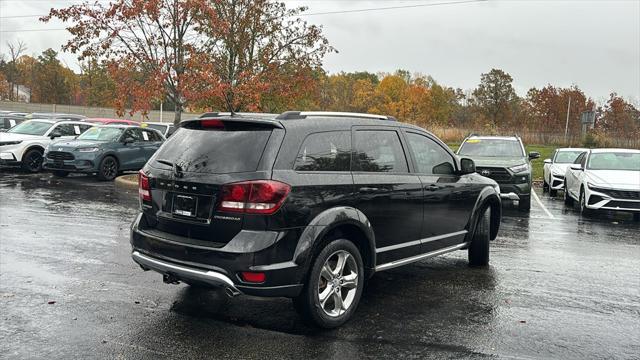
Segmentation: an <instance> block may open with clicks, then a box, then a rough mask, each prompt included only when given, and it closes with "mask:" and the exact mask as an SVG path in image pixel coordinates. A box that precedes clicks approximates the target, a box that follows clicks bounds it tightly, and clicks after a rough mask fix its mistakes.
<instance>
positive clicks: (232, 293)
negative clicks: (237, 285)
mask: <svg viewBox="0 0 640 360" xmlns="http://www.w3.org/2000/svg"><path fill="white" fill-rule="evenodd" d="M224 293H225V294H227V296H228V297H230V298H232V297H236V296H238V295H240V292H239V291H238V290H235V289H233V288H231V287H226V288H224Z"/></svg>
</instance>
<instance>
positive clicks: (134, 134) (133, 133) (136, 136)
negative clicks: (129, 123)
mask: <svg viewBox="0 0 640 360" xmlns="http://www.w3.org/2000/svg"><path fill="white" fill-rule="evenodd" d="M124 138H125V139H126V138H131V139H133V141H142V133H141V132H140V130H139V129H127V131H126V132H125V133H124Z"/></svg>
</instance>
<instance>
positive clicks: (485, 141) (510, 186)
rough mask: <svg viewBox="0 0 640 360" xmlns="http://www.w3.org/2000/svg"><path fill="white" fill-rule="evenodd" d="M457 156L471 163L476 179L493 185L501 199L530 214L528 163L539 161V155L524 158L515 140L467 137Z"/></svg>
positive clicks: (529, 174)
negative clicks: (485, 178) (494, 183)
mask: <svg viewBox="0 0 640 360" xmlns="http://www.w3.org/2000/svg"><path fill="white" fill-rule="evenodd" d="M457 154H458V155H460V156H467V157H469V158H471V159H473V161H474V162H475V164H476V165H477V168H476V170H477V172H478V173H479V174H480V175H482V176H486V177H488V178H491V179H493V180H495V181H497V182H498V184H499V185H500V196H501V197H502V198H503V199H505V200H513V201H517V202H518V208H519V210H521V211H525V212H528V211H530V209H531V187H532V181H533V180H532V178H533V177H532V168H531V160H533V159H537V158H539V157H540V153H539V152H536V151H532V152H530V153H529V154H527V153H526V151H525V149H524V145H523V144H522V140H521V139H520V137H519V136H517V135H516V136H480V135H469V136H468V137H467V138H465V139H464V140H463V141H462V144H461V145H460V148H459V149H458V152H457Z"/></svg>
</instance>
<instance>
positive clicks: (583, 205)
mask: <svg viewBox="0 0 640 360" xmlns="http://www.w3.org/2000/svg"><path fill="white" fill-rule="evenodd" d="M592 212H593V211H592V210H591V209H589V208H587V196H586V195H585V193H584V189H581V190H580V214H582V215H583V216H589V215H591V214H592Z"/></svg>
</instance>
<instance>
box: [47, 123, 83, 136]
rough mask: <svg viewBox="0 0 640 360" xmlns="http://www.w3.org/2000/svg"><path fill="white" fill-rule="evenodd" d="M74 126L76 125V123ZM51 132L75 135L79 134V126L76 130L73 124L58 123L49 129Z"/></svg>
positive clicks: (61, 134)
mask: <svg viewBox="0 0 640 360" xmlns="http://www.w3.org/2000/svg"><path fill="white" fill-rule="evenodd" d="M75 126H76V127H77V126H78V125H75ZM51 133H52V134H56V135H60V136H75V135H79V134H80V128H78V131H76V129H75V127H74V125H73V124H60V125H58V126H56V127H55V129H53V130H52V131H51Z"/></svg>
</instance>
